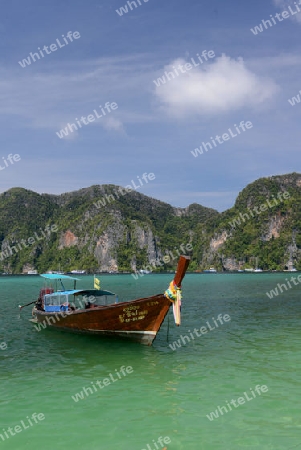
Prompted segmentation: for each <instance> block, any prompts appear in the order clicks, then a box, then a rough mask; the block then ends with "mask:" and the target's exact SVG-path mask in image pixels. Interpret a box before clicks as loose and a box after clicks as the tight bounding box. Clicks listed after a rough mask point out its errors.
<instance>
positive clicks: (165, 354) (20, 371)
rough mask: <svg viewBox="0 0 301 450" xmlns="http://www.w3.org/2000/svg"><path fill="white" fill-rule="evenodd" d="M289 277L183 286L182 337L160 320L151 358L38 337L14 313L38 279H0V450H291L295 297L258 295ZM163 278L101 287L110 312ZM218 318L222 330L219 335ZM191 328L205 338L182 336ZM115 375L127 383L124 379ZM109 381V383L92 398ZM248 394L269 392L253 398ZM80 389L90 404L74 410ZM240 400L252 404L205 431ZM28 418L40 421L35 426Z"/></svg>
mask: <svg viewBox="0 0 301 450" xmlns="http://www.w3.org/2000/svg"><path fill="white" fill-rule="evenodd" d="M287 277H288V275H287V274H236V275H229V274H227V275H222V274H217V275H215V274H208V275H207V274H206V275H204V274H202V275H198V274H191V275H190V274H189V275H187V276H186V277H185V280H184V282H183V302H182V325H181V327H176V326H175V325H174V322H173V317H172V313H170V314H169V316H168V317H167V318H166V319H165V322H164V324H163V325H162V328H161V330H160V332H159V334H158V336H157V338H156V340H155V341H154V344H153V346H152V347H145V346H142V345H139V344H136V343H131V342H127V341H122V340H109V339H106V338H98V337H94V336H81V335H73V334H68V333H63V332H58V331H52V330H43V331H41V332H37V331H35V330H34V328H33V326H32V324H31V323H30V322H29V321H28V319H29V318H30V315H31V307H28V308H24V309H23V310H22V312H21V314H20V313H19V310H18V305H19V304H25V303H28V302H29V301H30V300H33V299H34V298H35V297H36V296H37V293H38V291H39V289H40V287H41V286H42V280H41V278H40V277H36V276H31V277H30V276H26V277H25V276H23V277H21V276H20V277H4V276H2V277H0V302H1V315H0V321H1V334H0V344H1V343H2V342H5V343H6V344H7V349H6V350H0V364H1V400H0V402H1V422H0V435H1V434H2V436H4V441H3V439H2V438H1V437H0V446H1V448H3V449H14V450H16V449H22V450H23V449H24V450H26V449H30V450H37V449H39V450H40V449H43V450H48V449H49V450H50V449H51V450H53V449H55V450H61V449H62V450H65V449H69V448H72V449H73V450H76V449H84V450H99V449H105V450H116V449H119V450H132V449H137V450H141V449H147V450H150V449H151V450H157V449H161V448H162V445H163V444H162V445H161V444H159V443H158V438H159V437H160V436H162V437H163V438H164V437H169V439H170V440H171V443H169V444H168V445H167V448H168V450H180V449H183V450H184V449H185V450H194V449H213V450H225V449H231V450H241V449H250V450H251V449H258V450H259V449H260V450H272V449H275V450H278V449H279V450H280V449H281V450H282V449H286V450H288V449H295V448H296V449H298V448H300V449H301V412H300V407H299V395H300V385H301V377H300V370H301V362H300V361H301V338H300V336H301V332H300V323H301V309H300V292H299V288H298V286H295V287H293V288H292V289H290V290H288V291H287V292H284V293H283V294H281V295H279V296H278V297H275V298H274V299H269V298H268V297H267V295H266V292H267V291H269V290H270V289H273V288H274V287H275V286H276V285H277V283H278V282H285V278H287ZM80 278H81V282H80V283H79V287H83V288H88V287H92V286H93V277H89V276H84V277H80ZM171 278H172V276H171V275H147V276H144V277H142V278H140V279H138V280H134V279H133V277H131V276H130V275H111V276H110V275H104V276H101V280H102V287H103V288H104V289H109V290H112V291H114V292H116V293H118V294H119V301H123V300H130V299H134V298H139V297H144V296H146V295H153V294H156V293H160V292H162V291H164V290H165V288H166V287H167V286H168V284H169V281H170V279H171ZM219 314H222V315H225V314H228V315H229V316H230V318H231V320H230V321H229V322H227V323H223V324H222V325H221V324H220V322H218V321H217V317H218V315H219ZM213 318H214V319H215V320H216V321H217V324H218V325H219V326H218V327H216V326H215V325H214V320H213ZM168 321H169V330H168ZM206 322H208V323H209V325H210V327H211V328H214V329H212V330H211V331H210V329H209V328H208V324H206ZM200 327H206V328H207V330H208V331H207V333H206V334H203V335H201V336H200V337H197V335H196V334H195V333H194V334H192V335H191V334H190V333H193V330H194V329H195V328H197V329H198V330H199V329H200ZM167 334H168V335H169V337H168V339H169V340H168V341H167ZM199 334H200V333H199ZM181 336H182V339H181ZM185 336H187V337H185ZM192 337H194V339H192ZM179 339H180V341H179V345H180V348H178V349H177V350H175V351H173V350H172V349H171V347H170V345H171V344H174V342H175V341H178V340H179ZM189 339H190V341H189V342H188V340H189ZM183 341H184V343H183ZM122 366H125V367H129V366H131V367H132V368H133V372H132V373H127V372H125V375H123V374H122V373H121V371H120V370H121V367H122ZM116 371H118V372H119V374H120V375H119V376H120V379H119V378H118V375H117V373H116ZM109 374H112V376H113V378H115V379H116V378H117V380H116V381H114V382H113V381H112V382H111V383H110V384H108V382H107V386H105V387H103V388H100V387H98V385H96V383H97V380H99V381H102V380H103V379H104V378H108V377H109V376H110V375H109ZM257 385H260V386H262V385H266V386H267V389H268V391H267V392H265V393H262V392H261V394H260V395H259V394H258V393H257V392H256V391H255V387H256V386H257ZM84 387H85V388H88V387H90V390H89V389H88V390H86V392H87V393H88V395H83V394H82V395H83V399H77V400H78V401H74V400H73V398H72V396H73V397H74V396H75V395H76V393H81V392H82V391H83V388H84ZM251 390H253V392H254V394H255V397H254V396H253V397H252V396H251V397H250V395H251V394H250V392H252V391H251ZM91 392H92V393H91ZM244 392H247V394H248V396H249V398H252V399H250V400H246V401H245V403H244V404H241V405H238V406H237V407H234V406H232V411H230V409H229V408H226V410H228V412H225V409H222V411H223V415H221V414H220V413H219V417H218V418H215V419H212V420H209V419H208V417H207V415H210V413H211V412H213V411H215V410H217V408H218V406H220V407H222V406H224V407H225V406H226V405H227V404H230V403H229V402H231V400H237V398H238V397H242V396H244ZM245 398H246V397H245ZM232 405H233V403H232ZM236 405H237V403H236ZM35 412H36V413H43V414H44V416H45V418H44V420H38V419H36V421H37V422H38V423H34V421H33V419H32V418H31V416H32V414H33V413H35ZM27 417H28V418H29V419H30V420H31V422H32V423H33V425H32V426H31V425H30V422H28V418H27ZM40 417H41V416H40ZM22 420H23V423H24V424H25V425H26V424H27V427H28V428H26V429H24V427H23V428H22V430H21V432H19V433H16V434H15V435H14V436H11V435H10V432H9V431H8V428H9V427H11V429H12V430H14V427H15V426H17V425H19V426H20V423H21V421H22ZM1 430H2V432H1ZM5 432H6V433H7V436H9V437H7V436H6V435H5ZM161 442H162V440H161ZM155 443H156V444H155ZM147 445H148V446H147ZM163 446H164V445H163Z"/></svg>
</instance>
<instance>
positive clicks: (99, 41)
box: [0, 0, 301, 211]
mask: <svg viewBox="0 0 301 450" xmlns="http://www.w3.org/2000/svg"><path fill="white" fill-rule="evenodd" d="M45 3H46V4H44V2H40V1H37V0H27V1H26V2H24V3H22V2H21V1H20V0H19V1H16V0H11V2H9V3H8V2H5V4H3V5H2V8H1V11H2V14H1V19H0V35H1V40H0V45H1V52H0V57H1V65H0V95H1V101H0V127H1V137H0V139H1V153H0V164H1V162H2V161H4V159H6V157H7V156H8V155H9V154H10V153H12V154H13V155H14V154H16V153H18V154H19V155H20V157H21V160H20V161H19V162H15V163H14V164H9V165H8V166H7V167H5V169H3V170H1V171H0V191H1V192H4V191H6V190H7V189H9V188H11V187H16V186H20V187H24V188H27V189H31V190H34V191H36V192H40V193H42V192H47V193H54V194H58V193H63V192H69V191H72V190H77V189H80V188H82V187H88V186H91V185H93V184H104V183H112V184H117V185H120V186H126V185H128V184H130V182H131V180H136V179H137V176H139V177H141V175H142V174H143V173H145V172H146V173H151V172H152V173H154V174H155V176H156V178H155V180H153V181H151V182H149V183H148V184H147V185H146V184H145V185H143V186H142V187H141V188H140V189H139V191H140V192H142V193H144V194H146V195H149V196H152V197H155V198H158V199H160V200H163V201H166V202H168V203H171V204H172V205H174V206H182V207H185V206H188V205H189V204H191V203H194V202H196V203H199V204H202V205H204V206H209V207H213V208H216V209H218V210H219V211H223V210H225V209H227V208H229V207H231V206H232V205H233V204H234V201H235V198H236V196H237V194H238V192H239V191H240V190H241V189H242V188H244V187H245V186H246V185H247V184H248V183H250V182H252V181H254V180H255V179H257V178H260V177H263V176H271V175H277V174H284V173H290V172H298V171H300V170H299V167H300V160H301V153H300V144H299V142H300V141H301V127H300V112H301V110H300V108H301V103H300V104H296V105H295V106H291V105H290V104H289V102H288V99H289V98H292V97H293V96H296V95H297V94H298V92H299V90H300V89H301V79H300V69H301V55H300V42H299V41H300V39H299V36H300V30H301V28H300V27H301V13H300V14H295V15H291V16H290V17H289V18H287V19H286V20H283V21H282V22H280V23H277V24H276V25H273V26H272V27H271V28H268V29H266V30H264V31H263V32H262V33H259V34H258V35H256V36H255V35H254V34H253V33H252V32H251V31H250V28H254V27H255V26H256V25H259V24H260V23H261V20H262V19H265V20H267V19H269V18H270V14H271V15H273V16H274V15H275V14H276V13H280V12H282V11H284V10H286V9H287V8H288V5H290V4H293V1H290V0H270V1H265V2H262V1H259V0H255V1H253V2H245V1H244V2H237V1H235V2H234V1H228V2H224V1H221V0H212V1H211V2H208V4H204V3H203V2H199V1H197V0H190V1H185V2H184V1H180V0H174V1H173V2H171V1H168V0H167V1H164V0H149V1H148V2H144V0H140V3H141V6H138V7H137V8H135V9H134V10H132V11H131V10H129V12H128V13H126V14H123V15H122V16H120V15H119V14H117V12H116V9H119V8H120V7H122V6H124V5H125V4H126V1H125V0H107V1H106V2H103V1H101V0H89V1H87V2H82V1H79V0H72V1H71V0H64V1H63V0H60V1H58V0H52V1H51V2H45ZM300 8H301V7H300ZM68 31H72V32H75V31H78V32H79V33H80V38H79V39H76V40H75V39H73V42H70V41H69V44H68V45H65V46H64V47H62V48H58V49H57V51H53V52H51V53H50V54H46V53H45V57H44V58H41V59H40V60H37V61H36V62H31V64H30V65H26V66H25V67H23V68H22V67H21V65H20V64H19V61H22V60H23V59H24V58H27V57H29V55H30V52H32V53H33V52H37V51H38V47H40V48H43V46H44V45H47V46H50V44H53V43H55V42H56V39H59V40H60V42H61V43H63V42H64V41H63V38H62V35H65V36H66V35H67V33H68ZM204 50H206V51H207V52H208V51H210V50H212V51H214V54H215V57H214V58H212V59H208V61H207V62H205V61H204V63H203V64H202V65H200V66H198V67H193V68H192V69H191V70H189V71H188V70H187V72H186V73H181V74H179V76H177V77H175V79H174V80H171V81H168V82H166V84H165V85H162V86H160V87H156V85H155V83H154V80H156V79H157V78H158V77H162V76H163V75H164V72H165V71H170V70H172V67H173V66H175V67H177V66H178V65H179V64H185V63H189V62H191V58H197V56H196V55H197V53H199V54H200V55H201V53H202V52H203V51H204ZM106 102H110V103H111V102H116V103H117V104H118V109H117V110H115V111H112V112H111V113H110V114H107V116H106V117H102V118H100V119H97V120H95V121H94V122H93V123H89V124H88V125H83V126H82V128H80V129H79V130H78V131H76V132H72V133H69V135H68V136H67V137H66V138H63V139H60V138H59V137H58V136H57V135H56V132H58V131H59V130H61V129H63V128H65V127H66V126H67V124H68V123H74V122H75V118H79V117H81V116H85V117H86V116H87V115H89V114H92V113H93V110H95V109H96V110H97V111H99V110H100V108H99V105H102V106H103V105H104V104H105V103H106ZM241 121H245V122H246V121H251V122H252V124H253V128H252V129H249V130H247V131H245V132H242V133H241V134H240V135H238V136H237V137H235V138H231V139H230V140H228V141H227V142H224V143H222V144H219V145H218V146H217V147H216V148H213V149H212V150H209V151H208V152H207V153H204V154H202V155H199V156H198V157H197V158H195V157H193V155H192V154H191V151H192V150H194V149H195V148H197V147H199V146H200V145H201V143H202V142H203V141H205V142H208V141H209V140H210V137H211V136H212V137H215V136H216V135H217V134H218V135H221V134H223V133H226V132H227V130H228V128H231V127H232V129H234V124H239V123H240V122H241ZM3 158H4V159H3ZM2 166H3V163H2Z"/></svg>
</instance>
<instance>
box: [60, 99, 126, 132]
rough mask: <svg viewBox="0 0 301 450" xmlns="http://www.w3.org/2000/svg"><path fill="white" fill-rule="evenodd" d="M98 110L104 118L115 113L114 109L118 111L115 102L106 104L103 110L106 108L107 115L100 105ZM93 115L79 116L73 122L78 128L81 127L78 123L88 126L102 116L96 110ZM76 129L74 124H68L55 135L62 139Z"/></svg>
mask: <svg viewBox="0 0 301 450" xmlns="http://www.w3.org/2000/svg"><path fill="white" fill-rule="evenodd" d="M99 108H100V110H101V112H102V114H103V115H104V116H106V115H107V114H110V113H111V112H112V111H115V109H118V105H117V103H115V102H112V103H110V102H106V104H105V106H104V108H106V110H107V113H106V112H105V110H104V109H103V107H102V106H101V105H99ZM93 113H94V114H95V116H96V117H95V116H94V114H89V115H88V116H87V117H85V116H81V118H80V119H79V120H78V118H77V117H76V118H75V120H76V122H77V125H78V127H79V128H81V127H82V124H81V123H80V121H81V122H82V123H83V124H84V125H89V123H92V122H95V119H100V118H101V117H102V114H98V113H97V111H96V109H93ZM78 127H77V126H76V125H75V123H71V124H70V123H68V124H67V126H66V127H65V128H63V129H62V130H60V131H57V132H56V133H55V134H56V135H57V136H58V137H59V138H60V139H62V138H63V137H66V136H68V135H69V133H73V132H74V131H77V130H78Z"/></svg>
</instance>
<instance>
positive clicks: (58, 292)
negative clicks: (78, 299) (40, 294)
mask: <svg viewBox="0 0 301 450" xmlns="http://www.w3.org/2000/svg"><path fill="white" fill-rule="evenodd" d="M81 292H83V291H82V290H81V289H73V290H71V291H56V292H53V293H52V294H46V295H47V296H48V297H49V296H57V295H76V294H79V293H81ZM46 295H45V296H46Z"/></svg>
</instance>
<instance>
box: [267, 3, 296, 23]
mask: <svg viewBox="0 0 301 450" xmlns="http://www.w3.org/2000/svg"><path fill="white" fill-rule="evenodd" d="M273 1H274V5H275V6H277V7H280V8H282V10H281V12H283V10H287V8H288V7H289V6H290V7H291V8H292V11H293V12H294V13H297V12H298V10H297V8H296V5H295V0H273ZM299 8H300V6H299ZM288 12H290V11H289V10H288ZM290 19H292V20H295V21H296V22H299V23H301V13H298V14H293V15H291V16H290Z"/></svg>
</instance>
